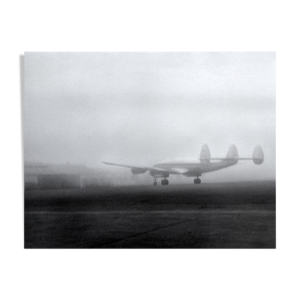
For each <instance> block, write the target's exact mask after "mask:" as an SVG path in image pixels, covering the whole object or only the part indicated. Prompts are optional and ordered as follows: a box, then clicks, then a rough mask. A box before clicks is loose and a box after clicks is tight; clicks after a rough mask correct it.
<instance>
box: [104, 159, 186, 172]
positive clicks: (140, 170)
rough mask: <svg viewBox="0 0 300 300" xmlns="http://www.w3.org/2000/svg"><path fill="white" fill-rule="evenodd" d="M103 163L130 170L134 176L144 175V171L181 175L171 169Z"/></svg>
mask: <svg viewBox="0 0 300 300" xmlns="http://www.w3.org/2000/svg"><path fill="white" fill-rule="evenodd" d="M103 163H104V164H106V165H111V166H117V167H124V168H130V169H132V173H136V174H138V173H144V172H146V171H153V172H157V173H162V172H167V173H169V174H182V173H181V172H178V171H175V170H172V169H162V168H157V167H147V166H132V165H123V164H115V163H110V162H105V161H103Z"/></svg>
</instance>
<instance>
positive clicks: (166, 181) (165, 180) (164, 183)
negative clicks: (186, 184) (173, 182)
mask: <svg viewBox="0 0 300 300" xmlns="http://www.w3.org/2000/svg"><path fill="white" fill-rule="evenodd" d="M161 184H162V185H168V184H169V181H168V180H167V179H163V180H162V181H161Z"/></svg>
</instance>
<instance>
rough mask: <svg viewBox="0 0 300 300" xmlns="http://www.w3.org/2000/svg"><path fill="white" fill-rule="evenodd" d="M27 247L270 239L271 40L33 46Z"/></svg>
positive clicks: (28, 83)
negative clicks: (159, 46) (163, 47)
mask: <svg viewBox="0 0 300 300" xmlns="http://www.w3.org/2000/svg"><path fill="white" fill-rule="evenodd" d="M23 63H24V104H23V105H24V115H23V124H24V190H25V191H24V193H25V194H24V195H25V199H24V201H25V202H24V214H25V217H24V221H25V228H24V231H25V232H24V237H25V241H24V243H25V245H24V246H25V248H137V249H139V248H150V249H152V248H191V249H195V248H248V249H249V248H250V249H251V248H276V162H275V160H276V151H275V150H276V149H275V148H276V147H275V140H276V124H275V121H276V118H275V115H276V112H275V108H276V81H275V79H276V71H275V70H276V68H275V67H276V53H275V52H27V53H25V55H24V58H23Z"/></svg>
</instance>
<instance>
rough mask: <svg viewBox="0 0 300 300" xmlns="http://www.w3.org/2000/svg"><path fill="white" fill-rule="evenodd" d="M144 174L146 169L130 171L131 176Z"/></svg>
mask: <svg viewBox="0 0 300 300" xmlns="http://www.w3.org/2000/svg"><path fill="white" fill-rule="evenodd" d="M146 172H147V169H142V168H132V169H131V173H132V174H143V173H146Z"/></svg>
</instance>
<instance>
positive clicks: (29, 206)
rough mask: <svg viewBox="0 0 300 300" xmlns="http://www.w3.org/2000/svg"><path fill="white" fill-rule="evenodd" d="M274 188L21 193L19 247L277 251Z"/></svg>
mask: <svg viewBox="0 0 300 300" xmlns="http://www.w3.org/2000/svg"><path fill="white" fill-rule="evenodd" d="M275 203H276V191H275V182H250V183H230V184H203V185H201V186H193V185H191V186H190V185H181V186H167V187H165V186H164V187H161V186H160V187H153V186H146V187H135V186H133V187H108V188H99V189H93V190H68V191H67V190H58V191H30V192H26V193H25V248H275V247H276V213H275Z"/></svg>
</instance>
